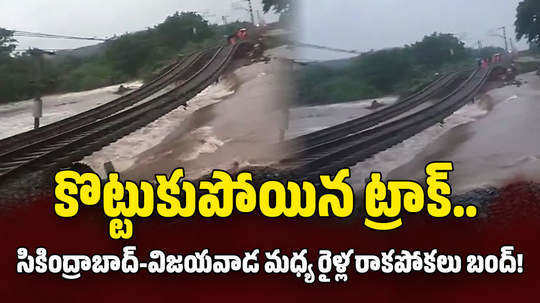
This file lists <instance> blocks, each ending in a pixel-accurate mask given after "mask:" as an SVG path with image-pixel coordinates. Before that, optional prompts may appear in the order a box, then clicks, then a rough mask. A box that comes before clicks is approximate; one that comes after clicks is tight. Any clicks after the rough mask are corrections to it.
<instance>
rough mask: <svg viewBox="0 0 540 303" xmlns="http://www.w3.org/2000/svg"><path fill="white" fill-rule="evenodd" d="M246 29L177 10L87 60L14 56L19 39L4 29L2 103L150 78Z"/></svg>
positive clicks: (0, 81) (0, 42) (0, 63)
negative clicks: (179, 59) (173, 62)
mask: <svg viewBox="0 0 540 303" xmlns="http://www.w3.org/2000/svg"><path fill="white" fill-rule="evenodd" d="M244 26H245V24H243V23H233V24H229V25H226V26H217V25H212V24H209V23H208V22H207V21H206V20H205V19H203V18H202V17H201V16H200V15H198V14H197V13H193V12H183V13H178V12H177V13H175V14H174V15H172V16H169V17H167V19H166V20H165V21H164V22H163V23H161V24H159V25H157V26H155V27H152V28H148V29H147V30H144V31H140V32H136V33H128V34H124V35H122V36H120V37H117V38H115V39H113V40H110V41H108V42H105V43H104V44H103V45H102V47H103V48H104V50H103V51H101V52H99V53H98V54H95V55H92V56H89V57H86V58H79V57H76V56H74V55H67V56H52V57H50V58H44V57H43V56H41V55H38V56H36V55H35V50H30V51H27V52H25V53H22V54H19V55H13V50H14V49H15V45H16V42H17V41H15V40H14V39H13V37H12V34H13V33H12V32H10V31H7V30H4V29H1V28H0V103H2V102H9V101H15V100H21V99H27V98H32V97H34V96H35V94H37V93H38V92H41V93H56V92H65V91H79V90H87V89H94V88H98V87H103V86H106V85H113V84H117V83H121V82H124V81H127V80H130V79H135V78H143V79H147V78H149V77H150V76H151V75H152V73H153V72H154V71H156V70H157V69H159V68H161V67H163V66H164V65H166V64H167V62H168V61H170V60H171V59H173V58H175V57H176V56H178V55H183V54H187V53H190V52H193V51H195V50H197V49H201V48H205V47H209V46H212V45H216V44H218V43H221V41H224V40H225V38H224V36H225V35H228V34H230V33H232V32H234V31H235V30H236V29H237V28H238V27H244ZM33 54H34V55H33Z"/></svg>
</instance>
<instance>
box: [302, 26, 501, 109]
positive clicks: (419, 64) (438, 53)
mask: <svg viewBox="0 0 540 303" xmlns="http://www.w3.org/2000/svg"><path fill="white" fill-rule="evenodd" d="M501 51H503V50H502V49H500V48H484V49H481V50H473V49H468V48H466V47H465V45H464V43H463V42H462V41H460V40H459V39H457V38H456V37H454V36H453V35H451V34H440V33H433V34H432V35H429V36H425V37H424V39H423V40H422V41H420V42H417V43H414V44H412V45H406V46H404V47H400V48H392V49H384V50H380V51H372V52H369V53H365V54H363V55H361V56H359V57H356V58H353V59H349V60H346V62H344V61H334V62H326V63H318V64H308V65H307V66H306V67H304V68H302V69H300V71H299V72H298V74H297V81H298V87H299V100H298V103H299V105H310V104H320V103H327V102H346V101H353V100H361V99H368V98H377V97H381V96H384V95H388V94H399V93H404V92H406V91H407V90H409V89H411V88H414V87H417V86H421V85H423V84H424V83H426V82H427V81H430V80H431V79H433V75H434V74H435V73H437V72H444V71H447V70H450V69H457V68H461V66H464V65H469V66H472V65H473V64H475V59H476V58H485V57H488V56H491V55H492V54H494V53H497V52H501Z"/></svg>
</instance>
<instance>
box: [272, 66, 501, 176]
mask: <svg viewBox="0 0 540 303" xmlns="http://www.w3.org/2000/svg"><path fill="white" fill-rule="evenodd" d="M490 72H491V69H477V70H474V71H473V72H472V73H471V74H470V76H469V77H468V78H467V79H466V80H465V81H464V82H463V83H462V84H461V85H460V86H459V87H458V88H456V89H455V90H453V91H452V92H451V93H449V94H448V95H447V96H445V97H443V98H441V99H439V100H438V101H437V102H436V103H435V104H433V105H431V106H429V107H427V108H425V109H422V110H419V111H417V112H415V113H413V114H411V115H408V116H406V117H403V118H400V119H397V120H395V121H392V122H389V123H386V124H383V125H380V126H378V127H373V128H371V129H367V130H365V129H366V125H370V124H372V125H375V124H376V123H375V122H372V120H373V121H378V120H379V118H378V115H377V116H372V115H370V116H372V117H375V118H373V119H372V118H368V119H365V120H366V122H362V123H359V122H353V123H351V122H346V123H344V124H341V125H338V126H335V127H334V128H333V130H328V131H326V130H323V131H322V132H320V134H321V135H317V136H316V137H314V138H316V139H315V140H313V141H312V142H313V143H312V144H306V145H303V146H300V150H297V151H296V152H294V153H293V154H291V155H289V156H288V157H287V158H286V159H284V160H283V161H282V163H281V164H282V166H283V167H284V168H285V169H290V170H294V171H297V172H300V173H302V174H304V175H306V176H316V175H318V174H320V173H333V172H335V171H337V170H339V169H341V168H344V167H351V166H354V165H355V164H357V163H359V162H361V161H364V160H365V159H367V158H369V157H371V156H373V155H374V154H376V153H378V152H381V151H383V150H385V149H387V148H389V147H391V146H393V145H396V144H398V143H400V142H402V141H404V140H405V139H408V138H410V137H412V136H414V135H415V134H417V133H419V132H421V131H422V130H424V129H426V128H428V127H430V126H433V125H435V124H437V123H439V122H442V121H444V119H445V118H446V117H448V116H450V115H451V114H452V113H454V112H455V111H456V110H458V109H459V108H461V107H462V106H463V105H465V104H466V103H468V102H469V101H471V100H473V98H474V97H475V95H476V94H477V92H478V91H479V90H480V88H481V87H482V86H483V85H484V83H485V82H486V81H487V79H488V77H489V74H490ZM441 81H443V80H441ZM428 90H429V89H428ZM397 105H399V104H397ZM400 111H401V110H400ZM381 112H382V111H381ZM389 112H393V109H390V111H389ZM375 114H377V113H375ZM392 115H393V114H392ZM383 116H385V115H381V117H380V119H382V120H381V122H382V121H384V117H383ZM367 117H369V116H366V118H367ZM361 120H362V118H360V119H358V121H361ZM356 123H358V124H356ZM373 123H375V124H373ZM355 125H359V126H358V128H355ZM326 133H328V134H331V135H327V134H326ZM338 134H341V135H338ZM308 136H309V135H308ZM325 136H327V137H325ZM319 138H323V139H319ZM325 139H326V140H325Z"/></svg>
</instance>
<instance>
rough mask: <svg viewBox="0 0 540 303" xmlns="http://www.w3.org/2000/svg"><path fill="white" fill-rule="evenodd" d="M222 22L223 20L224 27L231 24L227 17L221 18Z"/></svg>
mask: <svg viewBox="0 0 540 303" xmlns="http://www.w3.org/2000/svg"><path fill="white" fill-rule="evenodd" d="M221 20H223V25H227V24H229V22H227V16H221Z"/></svg>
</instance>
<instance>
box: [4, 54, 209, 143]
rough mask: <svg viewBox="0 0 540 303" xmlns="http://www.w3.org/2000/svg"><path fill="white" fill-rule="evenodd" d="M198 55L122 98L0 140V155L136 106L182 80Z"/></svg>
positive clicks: (166, 70) (175, 64)
mask: <svg viewBox="0 0 540 303" xmlns="http://www.w3.org/2000/svg"><path fill="white" fill-rule="evenodd" d="M200 56H201V53H194V54H191V55H190V56H187V57H185V59H184V60H182V61H181V62H176V63H174V64H171V65H170V66H169V67H168V68H166V69H165V71H164V72H163V73H161V74H160V75H159V76H157V77H156V78H154V79H153V80H151V81H150V82H148V83H147V84H145V85H144V86H143V87H141V88H139V89H137V90H135V91H132V92H130V93H129V94H126V95H124V96H122V97H119V98H117V99H114V100H112V101H110V102H107V103H105V104H103V105H100V106H98V107H95V108H93V109H90V110H88V111H85V112H82V113H79V114H76V115H73V116H71V117H69V118H66V119H63V120H59V121H56V122H54V123H51V124H48V125H45V126H43V127H40V128H38V129H34V130H30V131H27V132H24V133H20V134H17V135H14V136H11V137H8V138H4V139H2V140H0V154H2V153H5V152H9V151H11V150H14V149H16V148H18V147H20V146H22V145H26V144H28V143H29V142H34V141H36V140H39V139H43V138H46V137H48V136H52V135H54V134H56V133H58V132H62V131H66V130H69V129H73V128H76V127H77V126H80V125H83V124H85V123H88V122H90V121H95V120H97V119H101V118H103V117H106V116H109V115H112V114H114V113H116V112H118V111H121V110H123V109H125V108H127V107H129V106H132V105H133V104H136V103H138V102H140V101H142V100H144V99H145V98H148V97H149V96H151V95H152V94H155V93H156V92H157V91H159V90H161V89H163V88H164V87H166V86H167V85H169V84H171V83H172V82H174V81H176V79H179V78H182V77H186V76H187V75H189V73H192V72H193V67H194V65H195V64H196V63H197V62H198V60H199V59H200Z"/></svg>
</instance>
